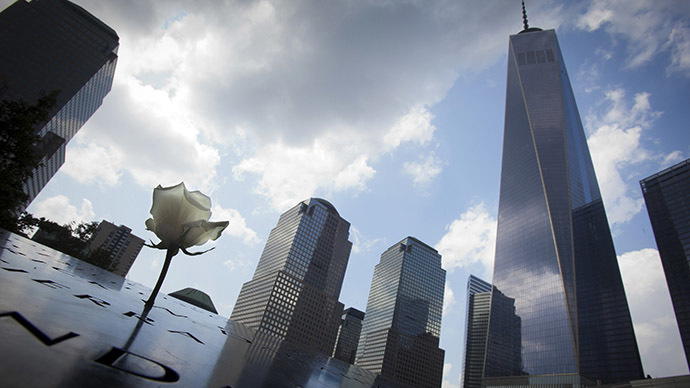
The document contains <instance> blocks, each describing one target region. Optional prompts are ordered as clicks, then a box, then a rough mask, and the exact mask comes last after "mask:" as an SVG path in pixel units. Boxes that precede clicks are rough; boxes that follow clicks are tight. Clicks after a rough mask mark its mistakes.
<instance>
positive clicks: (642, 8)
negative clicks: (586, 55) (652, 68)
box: [575, 0, 690, 76]
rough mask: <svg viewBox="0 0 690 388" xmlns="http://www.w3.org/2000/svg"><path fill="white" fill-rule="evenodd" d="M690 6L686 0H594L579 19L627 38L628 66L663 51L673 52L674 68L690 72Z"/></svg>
mask: <svg viewBox="0 0 690 388" xmlns="http://www.w3.org/2000/svg"><path fill="white" fill-rule="evenodd" d="M689 15H690V6H689V5H688V2H686V1H651V2H646V1H637V2H630V1H625V0H603V1H593V2H591V3H590V4H589V6H588V7H587V9H586V10H585V12H584V13H583V14H581V15H580V16H579V18H578V19H577V21H576V23H575V24H576V26H577V27H578V28H580V29H583V30H586V31H594V30H598V29H600V28H603V29H604V30H605V31H606V32H607V33H609V34H610V35H612V36H613V37H614V38H615V39H620V38H623V40H624V41H625V43H626V50H627V52H628V61H627V67H630V68H634V67H639V66H642V65H645V64H646V63H648V62H650V61H651V60H652V59H653V58H654V57H656V56H658V55H661V54H662V53H664V54H668V55H669V59H670V60H669V62H670V64H669V67H668V70H669V71H670V72H681V73H684V74H685V75H686V76H690V29H689V27H688V26H689V25H690V17H689Z"/></svg>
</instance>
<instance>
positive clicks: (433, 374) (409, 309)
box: [355, 237, 446, 387]
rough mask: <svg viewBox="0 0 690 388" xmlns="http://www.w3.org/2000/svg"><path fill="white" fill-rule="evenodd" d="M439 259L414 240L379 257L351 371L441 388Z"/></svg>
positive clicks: (441, 273) (441, 285)
mask: <svg viewBox="0 0 690 388" xmlns="http://www.w3.org/2000/svg"><path fill="white" fill-rule="evenodd" d="M445 281H446V271H445V270H444V269H443V268H441V255H439V254H438V252H437V251H436V250H435V249H434V248H432V247H430V246H428V245H426V244H425V243H423V242H421V241H419V240H418V239H416V238H414V237H407V238H404V239H403V240H402V241H400V242H399V243H397V244H395V245H393V246H392V247H390V248H388V249H387V250H386V251H385V252H383V254H381V261H380V262H379V264H377V265H376V267H375V269H374V277H373V279H372V281H371V289H370V290H369V300H368V301H367V311H366V315H365V316H364V323H363V325H362V335H361V336H360V340H359V346H358V348H357V359H356V361H355V363H356V365H358V366H361V367H363V368H366V369H369V370H371V371H373V372H376V373H379V374H381V375H382V376H385V377H387V378H389V379H391V380H393V381H398V382H400V383H403V384H408V385H411V386H414V387H440V386H441V380H442V378H443V358H444V355H445V352H444V351H443V350H442V349H440V348H439V347H438V346H439V338H440V336H441V315H442V313H443V291H444V285H445Z"/></svg>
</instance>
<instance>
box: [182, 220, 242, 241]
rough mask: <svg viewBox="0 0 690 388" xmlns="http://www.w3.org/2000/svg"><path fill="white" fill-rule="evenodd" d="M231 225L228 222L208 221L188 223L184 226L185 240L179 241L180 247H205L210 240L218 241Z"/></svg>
mask: <svg viewBox="0 0 690 388" xmlns="http://www.w3.org/2000/svg"><path fill="white" fill-rule="evenodd" d="M229 224H230V223H229V222H228V221H220V222H208V221H206V220H199V221H195V222H190V223H187V224H185V225H184V228H185V233H184V235H183V236H184V240H183V241H179V245H180V247H182V248H188V247H191V246H192V245H203V244H205V243H206V242H207V241H208V240H216V239H218V237H220V235H221V233H223V230H225V228H227V227H228V225H229Z"/></svg>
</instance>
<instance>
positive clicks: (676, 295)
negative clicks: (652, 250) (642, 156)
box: [640, 159, 690, 367]
mask: <svg viewBox="0 0 690 388" xmlns="http://www.w3.org/2000/svg"><path fill="white" fill-rule="evenodd" d="M640 185H641V186H642V192H643V194H644V200H645V202H646V203H647V212H648V213H649V219H650V221H651V222H652V229H653V230H654V238H655V239H656V245H657V247H658V248H659V255H660V256H661V264H662V265H663V267H664V273H665V274H666V282H667V283H668V290H669V292H670V294H671V301H672V302H673V310H675V313H676V320H677V321H678V328H679V329H680V337H681V339H682V341H683V348H685V358H686V361H687V362H688V367H690V159H687V160H685V161H683V162H680V163H678V164H676V165H675V166H672V167H669V168H667V169H665V170H663V171H661V172H659V173H657V174H654V175H652V176H650V177H648V178H645V179H643V180H642V181H640Z"/></svg>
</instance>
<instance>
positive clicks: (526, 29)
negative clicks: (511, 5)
mask: <svg viewBox="0 0 690 388" xmlns="http://www.w3.org/2000/svg"><path fill="white" fill-rule="evenodd" d="M522 26H523V27H524V28H523V30H522V31H520V32H519V34H522V33H523V32H535V31H541V28H537V27H532V28H530V26H529V23H527V10H526V9H525V0H522Z"/></svg>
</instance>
